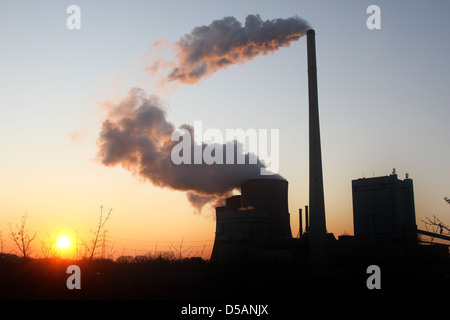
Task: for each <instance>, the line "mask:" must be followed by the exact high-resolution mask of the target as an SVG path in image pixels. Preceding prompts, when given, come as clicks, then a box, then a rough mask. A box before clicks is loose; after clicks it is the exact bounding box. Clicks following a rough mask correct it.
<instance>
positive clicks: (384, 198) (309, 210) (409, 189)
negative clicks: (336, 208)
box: [211, 29, 450, 267]
mask: <svg viewBox="0 0 450 320" xmlns="http://www.w3.org/2000/svg"><path fill="white" fill-rule="evenodd" d="M307 52H308V86H309V90H308V92H309V205H307V206H305V208H304V209H305V210H304V214H303V210H302V209H299V215H300V217H299V218H300V230H299V232H298V237H293V236H292V230H291V226H290V213H289V209H288V181H286V180H282V179H275V178H273V179H270V176H269V178H267V176H266V177H265V178H264V179H253V180H249V181H246V182H244V183H243V184H242V185H241V195H235V196H232V197H230V198H227V199H226V204H225V206H220V207H216V234H215V242H214V248H213V251H212V255H211V261H233V260H238V259H242V258H246V259H260V258H263V259H271V260H288V261H297V262H300V263H305V264H306V265H308V266H313V267H326V266H329V265H332V264H339V263H340V262H342V261H345V262H346V263H348V262H352V261H354V262H364V261H369V260H371V261H374V259H375V260H376V261H382V262H393V261H394V262H395V261H398V260H404V259H410V260H411V259H412V260H414V259H422V258H427V257H434V258H436V257H438V258H448V257H449V248H448V246H447V245H444V244H437V243H435V244H432V245H430V244H427V245H424V244H423V243H422V242H421V241H419V234H422V235H426V236H432V237H435V238H439V239H442V240H445V241H450V237H448V236H444V235H440V234H435V233H431V232H428V231H425V230H419V229H417V225H416V216H415V206H414V190H413V180H412V179H411V178H410V177H409V175H408V174H407V175H406V177H405V179H404V180H401V179H399V178H398V176H397V174H396V172H395V169H394V170H393V172H392V174H390V175H387V176H381V177H373V178H361V179H356V180H353V181H352V182H351V188H352V196H353V227H354V235H353V236H350V235H344V236H339V237H338V238H336V237H335V236H334V235H333V234H332V233H328V232H327V228H326V215H325V205H324V191H323V175H322V155H321V144H320V127H319V111H318V94H317V71H316V52H315V31H314V30H312V29H310V30H308V31H307ZM303 221H304V223H303Z"/></svg>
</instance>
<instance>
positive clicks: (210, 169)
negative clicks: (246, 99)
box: [97, 88, 282, 212]
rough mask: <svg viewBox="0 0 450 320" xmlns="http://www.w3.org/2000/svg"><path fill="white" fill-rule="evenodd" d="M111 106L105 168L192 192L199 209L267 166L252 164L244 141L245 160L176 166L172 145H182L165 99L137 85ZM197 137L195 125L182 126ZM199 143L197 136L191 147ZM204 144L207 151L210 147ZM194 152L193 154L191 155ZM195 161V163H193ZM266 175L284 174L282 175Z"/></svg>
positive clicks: (102, 142)
mask: <svg viewBox="0 0 450 320" xmlns="http://www.w3.org/2000/svg"><path fill="white" fill-rule="evenodd" d="M105 105H106V107H107V108H108V110H109V114H108V116H107V119H106V120H105V121H104V122H103V124H102V128H101V132H100V135H99V137H98V140H97V144H98V148H99V151H98V154H97V157H98V160H99V161H100V162H101V163H102V164H103V165H105V166H116V165H121V166H122V167H123V168H125V169H126V170H129V171H130V172H132V173H133V174H134V175H136V176H138V177H141V178H143V179H144V180H146V181H149V182H151V183H152V184H153V185H155V186H158V187H161V188H170V189H173V190H180V191H185V192H187V194H186V195H187V198H188V200H189V201H190V202H191V204H192V205H193V207H194V208H195V209H196V210H197V211H198V212H200V211H201V209H202V207H203V206H204V205H205V204H206V203H208V202H213V201H214V202H217V201H218V200H219V199H221V198H222V197H224V196H227V195H229V194H231V192H232V191H233V190H234V189H235V188H237V187H239V186H240V185H241V184H242V182H244V181H246V180H249V179H254V178H260V169H261V168H263V167H265V165H264V163H262V162H261V161H260V160H259V159H257V162H256V164H250V161H249V154H248V153H245V154H244V148H243V145H242V144H241V143H240V142H238V141H231V142H227V143H226V144H229V143H232V144H234V148H235V149H234V151H235V152H234V155H235V158H237V156H238V153H240V154H243V155H244V156H245V159H246V161H245V164H236V162H235V164H225V155H226V152H225V151H226V150H227V149H226V144H223V145H222V146H221V147H222V148H223V150H224V152H223V155H224V164H215V163H213V164H205V163H204V162H203V163H202V164H178V165H176V164H174V163H173V161H172V159H171V152H172V149H173V147H174V146H175V145H176V144H177V143H178V142H177V141H172V140H171V135H172V133H173V131H174V130H175V129H176V128H175V126H174V125H173V124H172V123H170V122H168V121H167V119H166V112H165V111H164V106H163V103H162V101H161V100H160V99H159V98H158V97H157V96H154V95H147V94H146V93H145V91H144V90H143V89H140V88H133V89H131V90H129V92H128V94H127V96H126V97H124V98H123V99H122V100H121V101H119V102H107V103H105ZM180 128H182V129H186V130H188V131H189V132H191V133H192V135H191V136H192V137H193V136H194V135H193V133H194V132H193V130H194V128H193V127H191V126H189V125H182V126H181V127H180ZM195 143H196V142H195V141H194V139H193V138H192V140H191V148H192V150H193V149H194V147H195V145H196V144H195ZM206 146H207V145H206V144H203V145H202V149H203V150H204V148H205V147H206ZM191 154H193V152H192V153H191ZM192 163H193V162H192ZM265 178H279V179H282V177H281V176H279V175H278V174H274V175H271V176H265Z"/></svg>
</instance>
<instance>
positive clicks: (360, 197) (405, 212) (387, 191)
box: [352, 170, 417, 242]
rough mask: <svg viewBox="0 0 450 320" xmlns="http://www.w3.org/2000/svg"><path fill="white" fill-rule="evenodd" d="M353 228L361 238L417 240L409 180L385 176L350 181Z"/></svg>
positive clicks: (394, 175) (410, 181)
mask: <svg viewBox="0 0 450 320" xmlns="http://www.w3.org/2000/svg"><path fill="white" fill-rule="evenodd" d="M352 194H353V227H354V234H355V237H356V238H358V239H361V240H376V239H403V240H408V241H412V242H414V241H417V226H416V213H415V208H414V190H413V181H412V179H410V178H409V177H408V176H407V178H406V179H405V180H400V179H398V177H397V174H395V170H394V172H393V173H392V174H391V175H389V176H384V177H374V178H362V179H357V180H353V181H352Z"/></svg>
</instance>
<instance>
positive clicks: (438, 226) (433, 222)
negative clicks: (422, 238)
mask: <svg viewBox="0 0 450 320" xmlns="http://www.w3.org/2000/svg"><path fill="white" fill-rule="evenodd" d="M444 200H445V202H447V204H449V205H450V199H449V198H448V197H444ZM425 219H426V220H422V222H423V223H425V227H426V228H427V230H428V226H430V227H431V228H432V232H433V233H439V234H448V235H450V226H448V225H446V224H445V223H444V222H442V221H441V220H440V219H439V218H438V217H436V216H435V215H433V219H430V218H428V217H426V218H425ZM431 241H433V239H432V240H431Z"/></svg>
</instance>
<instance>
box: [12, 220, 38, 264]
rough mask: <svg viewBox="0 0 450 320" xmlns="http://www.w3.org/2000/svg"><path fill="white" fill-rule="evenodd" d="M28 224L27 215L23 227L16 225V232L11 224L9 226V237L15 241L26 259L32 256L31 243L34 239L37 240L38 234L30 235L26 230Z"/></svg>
mask: <svg viewBox="0 0 450 320" xmlns="http://www.w3.org/2000/svg"><path fill="white" fill-rule="evenodd" d="M26 222H27V214H26V213H25V215H24V216H23V217H22V223H21V225H20V226H19V225H16V231H14V230H13V229H12V227H11V223H10V224H9V230H10V233H9V236H10V238H11V239H12V240H13V241H14V243H15V244H16V246H17V248H18V249H19V251H20V253H21V254H22V255H23V257H24V258H28V257H29V256H30V254H31V252H32V250H31V242H32V241H33V240H34V238H36V232H35V233H34V234H33V235H32V236H30V235H29V234H28V230H27V229H26Z"/></svg>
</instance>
